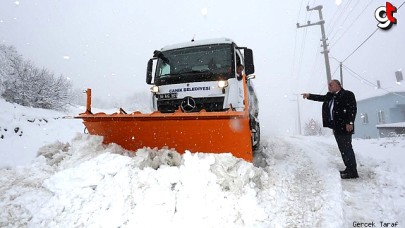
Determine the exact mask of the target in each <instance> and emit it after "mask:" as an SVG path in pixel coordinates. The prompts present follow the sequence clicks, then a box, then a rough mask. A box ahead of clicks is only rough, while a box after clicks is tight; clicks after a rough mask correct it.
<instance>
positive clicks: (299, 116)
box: [291, 93, 302, 135]
mask: <svg viewBox="0 0 405 228" xmlns="http://www.w3.org/2000/svg"><path fill="white" fill-rule="evenodd" d="M294 95H296V96H297V99H296V100H291V101H296V102H297V121H298V123H297V124H298V126H297V128H298V129H297V130H298V135H301V134H302V133H301V112H300V99H299V96H300V95H299V94H296V93H294Z"/></svg>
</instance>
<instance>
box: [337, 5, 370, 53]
mask: <svg viewBox="0 0 405 228" xmlns="http://www.w3.org/2000/svg"><path fill="white" fill-rule="evenodd" d="M373 2H374V1H373V0H370V2H369V3H368V4H367V6H366V7H364V9H363V11H361V13H360V14H359V15H357V17H356V19H354V21H353V22H352V23H351V24H350V25H349V27H347V28H346V30H345V31H344V32H343V33H342V35H340V37H339V38H338V39H337V40H336V41H334V42H333V44H331V45H330V47H331V48H332V47H333V46H334V45H335V44H336V43H337V42H339V40H340V39H341V38H342V37H343V36H344V35H345V34H346V32H347V31H349V29H350V28H351V27H352V26H353V24H354V23H355V22H356V21H357V20H358V19H359V18H360V16H361V15H362V14H363V13H364V12H365V11H366V9H367V8H368V7H369V6H370V5H371V3H373Z"/></svg>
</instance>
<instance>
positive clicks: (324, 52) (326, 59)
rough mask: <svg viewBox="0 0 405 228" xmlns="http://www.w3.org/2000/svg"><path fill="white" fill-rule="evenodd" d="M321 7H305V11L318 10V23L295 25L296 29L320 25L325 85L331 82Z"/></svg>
mask: <svg viewBox="0 0 405 228" xmlns="http://www.w3.org/2000/svg"><path fill="white" fill-rule="evenodd" d="M322 8H323V6H322V5H319V6H316V7H314V8H309V6H307V11H312V10H318V11H319V21H318V22H316V23H312V24H311V22H310V21H308V23H307V24H306V25H300V23H297V28H303V27H308V26H313V25H320V26H321V33H322V39H321V41H322V47H323V51H322V52H321V53H322V54H323V55H324V57H325V66H326V79H327V82H326V84H328V83H329V81H330V80H332V76H331V73H330V64H329V55H328V53H329V50H328V44H327V43H326V40H327V39H326V36H325V28H324V24H325V21H324V20H323V17H322Z"/></svg>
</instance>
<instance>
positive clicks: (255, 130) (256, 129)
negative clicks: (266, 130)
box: [252, 123, 260, 151]
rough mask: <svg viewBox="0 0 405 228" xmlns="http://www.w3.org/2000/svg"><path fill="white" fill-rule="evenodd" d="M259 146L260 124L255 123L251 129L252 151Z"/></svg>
mask: <svg viewBox="0 0 405 228" xmlns="http://www.w3.org/2000/svg"><path fill="white" fill-rule="evenodd" d="M259 147H260V124H259V123H256V124H255V125H254V128H253V129H252V149H253V151H255V150H257V149H259Z"/></svg>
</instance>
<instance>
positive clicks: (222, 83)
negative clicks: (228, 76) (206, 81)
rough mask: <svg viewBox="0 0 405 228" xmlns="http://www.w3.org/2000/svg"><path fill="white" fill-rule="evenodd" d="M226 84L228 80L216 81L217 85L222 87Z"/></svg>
mask: <svg viewBox="0 0 405 228" xmlns="http://www.w3.org/2000/svg"><path fill="white" fill-rule="evenodd" d="M227 86H228V81H218V87H219V88H221V89H223V88H225V87H227Z"/></svg>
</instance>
